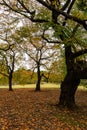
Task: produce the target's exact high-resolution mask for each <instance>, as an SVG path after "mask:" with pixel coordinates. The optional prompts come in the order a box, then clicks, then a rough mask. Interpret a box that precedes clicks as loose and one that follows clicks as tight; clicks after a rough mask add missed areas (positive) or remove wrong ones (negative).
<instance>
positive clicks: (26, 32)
mask: <svg viewBox="0 0 87 130" xmlns="http://www.w3.org/2000/svg"><path fill="white" fill-rule="evenodd" d="M37 26H38V25H37ZM37 26H35V25H33V26H32V27H30V26H24V27H22V28H21V29H20V31H18V34H19V36H20V39H23V40H21V41H23V42H22V44H21V45H20V47H21V48H22V49H23V51H24V52H25V53H26V54H27V56H28V57H29V63H30V64H31V66H32V69H33V71H34V70H36V72H37V83H36V89H35V90H36V91H40V83H41V79H42V77H45V75H44V73H42V72H41V70H43V69H44V70H47V68H48V67H47V66H48V65H50V62H51V60H52V59H53V57H54V55H55V56H56V54H57V51H56V50H57V49H56V48H54V44H51V45H49V44H48V43H47V42H45V41H44V40H43V39H42V38H41V36H40V34H41V31H40V30H41V27H39V26H40V25H39V26H38V27H37ZM38 28H40V30H39V29H38ZM30 64H29V65H30ZM41 68H42V69H41Z"/></svg>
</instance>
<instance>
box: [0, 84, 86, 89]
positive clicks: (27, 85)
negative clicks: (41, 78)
mask: <svg viewBox="0 0 87 130" xmlns="http://www.w3.org/2000/svg"><path fill="white" fill-rule="evenodd" d="M35 87H36V85H35V84H26V85H13V89H15V88H16V89H19V88H31V89H35ZM0 88H8V85H6V86H3V85H1V86H0ZM58 88H60V84H54V83H42V84H41V89H58ZM79 89H82V90H87V88H86V87H84V86H82V85H80V86H79Z"/></svg>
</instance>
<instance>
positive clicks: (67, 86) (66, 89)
mask: <svg viewBox="0 0 87 130" xmlns="http://www.w3.org/2000/svg"><path fill="white" fill-rule="evenodd" d="M65 58H66V67H67V74H66V76H65V78H64V81H63V82H62V84H61V93H60V98H59V104H58V105H59V106H62V107H68V108H73V107H75V106H76V104H75V92H76V90H77V87H78V85H79V83H80V78H79V77H78V76H77V73H76V71H75V69H74V68H75V67H76V66H75V64H74V59H73V53H72V50H71V46H66V47H65Z"/></svg>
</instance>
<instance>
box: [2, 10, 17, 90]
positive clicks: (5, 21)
mask: <svg viewBox="0 0 87 130" xmlns="http://www.w3.org/2000/svg"><path fill="white" fill-rule="evenodd" d="M0 13H1V18H2V19H1V20H0V25H1V26H0V41H1V42H0V74H2V75H3V76H6V77H7V78H8V84H9V90H10V91H12V90H13V89H12V79H13V72H14V69H15V67H16V63H17V62H18V55H19V53H18V48H17V46H16V43H15V41H14V40H13V36H12V34H14V32H15V30H16V26H17V19H16V18H15V17H12V15H8V12H5V13H3V11H2V12H0Z"/></svg>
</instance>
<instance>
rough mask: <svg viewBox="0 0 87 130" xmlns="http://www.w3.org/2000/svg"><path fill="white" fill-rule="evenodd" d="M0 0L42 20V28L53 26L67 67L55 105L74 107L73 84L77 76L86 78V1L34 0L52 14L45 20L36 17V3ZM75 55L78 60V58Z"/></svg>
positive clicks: (30, 17)
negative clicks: (62, 48) (57, 101)
mask: <svg viewBox="0 0 87 130" xmlns="http://www.w3.org/2000/svg"><path fill="white" fill-rule="evenodd" d="M30 2H31V1H30ZM0 3H1V5H4V6H6V7H7V8H9V9H10V10H12V11H14V12H16V13H19V14H21V15H23V16H25V17H27V18H28V19H29V20H31V21H32V22H39V23H46V24H44V25H45V30H47V29H48V30H49V29H53V32H54V36H55V37H56V39H58V41H59V42H57V41H56V42H57V43H59V44H60V41H61V43H62V44H63V45H64V48H65V49H64V50H65V59H66V67H67V74H66V76H65V79H64V81H63V82H62V84H61V94H60V100H59V104H58V105H59V106H63V107H64V106H67V107H70V108H72V107H75V97H74V96H75V92H76V89H77V86H78V85H79V83H80V79H82V78H87V67H86V62H85V61H84V60H83V59H84V55H86V54H87V45H86V41H87V38H86V35H87V34H86V33H87V14H86V12H87V2H86V1H85V0H81V1H79V0H66V1H65V0H63V1H60V0H58V1H57V0H35V1H34V3H35V4H37V5H39V6H40V7H41V8H42V7H44V8H45V10H48V12H49V13H50V12H51V13H52V15H51V16H50V18H49V19H48V17H41V16H40V8H39V10H38V8H37V6H34V5H33V2H32V7H33V8H31V7H30V6H31V3H30V4H29V1H24V0H22V1H21V0H16V1H15V2H14V1H12V2H10V4H9V1H6V0H1V2H0ZM13 5H14V6H13ZM80 5H82V6H80ZM79 7H80V8H79ZM44 14H45V12H44ZM45 16H47V14H45ZM81 32H82V33H81ZM44 36H45V35H44ZM79 38H80V39H79ZM44 39H45V40H47V41H49V40H48V37H44ZM52 40H53V42H54V39H53V38H52V39H51V41H49V42H52ZM82 57H83V58H82ZM79 58H81V59H82V60H81V61H80V60H79ZM78 60H79V61H78ZM81 66H82V67H81Z"/></svg>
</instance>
